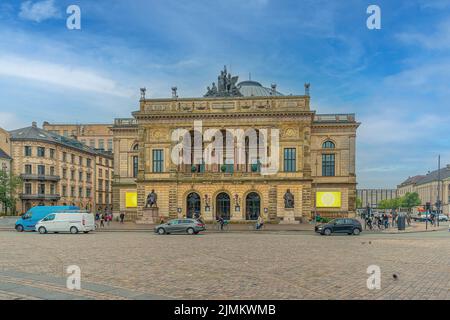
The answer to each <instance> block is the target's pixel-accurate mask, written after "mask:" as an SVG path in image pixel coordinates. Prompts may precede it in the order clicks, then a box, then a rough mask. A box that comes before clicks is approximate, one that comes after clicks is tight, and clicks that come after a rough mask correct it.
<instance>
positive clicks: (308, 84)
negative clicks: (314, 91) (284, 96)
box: [305, 83, 311, 97]
mask: <svg viewBox="0 0 450 320" xmlns="http://www.w3.org/2000/svg"><path fill="white" fill-rule="evenodd" d="M310 87H311V84H310V83H305V96H308V97H309V88H310Z"/></svg>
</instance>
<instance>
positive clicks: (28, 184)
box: [25, 183, 31, 194]
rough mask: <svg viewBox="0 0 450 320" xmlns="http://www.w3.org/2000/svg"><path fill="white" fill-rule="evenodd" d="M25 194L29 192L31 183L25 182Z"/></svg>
mask: <svg viewBox="0 0 450 320" xmlns="http://www.w3.org/2000/svg"><path fill="white" fill-rule="evenodd" d="M25 194H31V183H25Z"/></svg>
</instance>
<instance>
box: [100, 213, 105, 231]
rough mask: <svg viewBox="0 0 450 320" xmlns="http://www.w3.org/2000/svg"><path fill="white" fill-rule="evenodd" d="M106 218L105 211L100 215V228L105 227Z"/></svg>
mask: <svg viewBox="0 0 450 320" xmlns="http://www.w3.org/2000/svg"><path fill="white" fill-rule="evenodd" d="M105 219H106V216H105V214H104V213H103V214H102V215H101V216H100V228H104V227H105Z"/></svg>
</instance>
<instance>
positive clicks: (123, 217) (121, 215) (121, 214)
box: [120, 211, 125, 224]
mask: <svg viewBox="0 0 450 320" xmlns="http://www.w3.org/2000/svg"><path fill="white" fill-rule="evenodd" d="M124 219H125V212H123V211H122V212H121V213H120V223H121V224H123V220H124Z"/></svg>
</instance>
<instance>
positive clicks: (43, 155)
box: [37, 147, 45, 158]
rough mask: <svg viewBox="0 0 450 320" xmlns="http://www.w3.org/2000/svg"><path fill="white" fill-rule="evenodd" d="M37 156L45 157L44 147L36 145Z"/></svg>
mask: <svg viewBox="0 0 450 320" xmlns="http://www.w3.org/2000/svg"><path fill="white" fill-rule="evenodd" d="M37 156H38V157H41V158H43V157H45V148H44V147H38V148H37Z"/></svg>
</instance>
